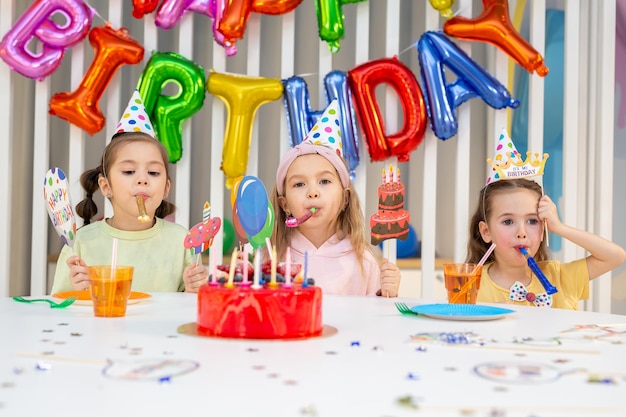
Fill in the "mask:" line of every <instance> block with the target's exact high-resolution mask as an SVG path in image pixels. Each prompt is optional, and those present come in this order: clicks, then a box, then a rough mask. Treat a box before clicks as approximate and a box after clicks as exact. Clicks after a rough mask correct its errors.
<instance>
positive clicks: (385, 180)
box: [383, 168, 387, 185]
mask: <svg viewBox="0 0 626 417" xmlns="http://www.w3.org/2000/svg"><path fill="white" fill-rule="evenodd" d="M386 182H387V175H386V174H385V168H383V185H385V183H386Z"/></svg>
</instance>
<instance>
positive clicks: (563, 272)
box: [477, 259, 589, 310]
mask: <svg viewBox="0 0 626 417" xmlns="http://www.w3.org/2000/svg"><path fill="white" fill-rule="evenodd" d="M537 264H538V265H539V268H540V269H541V271H542V272H543V273H544V275H545V276H546V278H548V281H550V283H552V285H554V286H555V287H556V288H557V290H558V292H556V293H554V294H552V307H553V308H566V309H570V310H578V301H580V300H586V299H587V298H589V270H588V269H587V260H586V259H579V260H577V261H574V262H569V263H564V264H562V263H560V262H558V261H543V262H537ZM491 265H493V263H488V264H486V265H485V267H484V268H483V273H482V275H481V278H480V290H479V291H478V298H477V301H480V302H485V303H508V304H517V305H526V306H534V305H535V304H533V303H532V302H530V301H526V300H524V301H513V300H511V299H510V298H509V293H510V288H503V287H501V286H499V285H498V284H496V283H495V282H493V281H492V280H491V277H490V276H489V267H490V266H491ZM526 289H527V290H528V292H533V293H535V294H542V293H545V292H546V290H545V288H543V285H541V281H539V279H538V278H537V277H536V276H535V275H534V274H533V276H532V281H531V283H530V285H528V286H526Z"/></svg>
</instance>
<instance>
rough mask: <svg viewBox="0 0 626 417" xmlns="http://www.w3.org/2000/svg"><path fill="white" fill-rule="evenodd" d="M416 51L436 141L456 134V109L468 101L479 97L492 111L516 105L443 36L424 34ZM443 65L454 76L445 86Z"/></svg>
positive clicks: (486, 74) (483, 71)
mask: <svg viewBox="0 0 626 417" xmlns="http://www.w3.org/2000/svg"><path fill="white" fill-rule="evenodd" d="M417 51H418V53H419V62H420V72H421V74H422V81H423V82H422V85H423V86H424V89H425V91H426V103H427V110H428V115H429V119H430V124H431V127H432V130H433V132H434V133H435V135H436V136H437V137H438V138H439V139H443V140H445V139H449V138H450V137H452V136H454V135H455V134H456V132H457V129H458V123H457V119H456V112H455V110H456V108H457V107H458V106H460V105H461V104H463V103H464V102H465V101H467V100H469V99H471V98H475V97H481V98H482V99H483V100H484V101H485V102H486V103H487V104H488V105H489V106H491V107H493V108H495V109H501V108H503V107H512V108H516V107H518V106H519V101H518V100H517V99H513V98H511V95H510V93H509V92H508V90H507V89H506V87H504V86H503V85H502V84H501V83H500V82H499V81H498V80H497V79H496V78H495V77H494V76H493V75H491V74H489V73H488V72H487V71H486V70H485V69H484V68H483V67H481V66H480V65H478V64H477V63H476V61H474V60H473V59H472V58H470V56H469V55H467V53H465V51H463V50H462V49H460V48H459V47H458V46H456V45H455V44H454V43H453V42H451V41H450V40H449V39H448V38H447V37H446V36H445V35H444V34H442V33H439V32H426V33H424V34H423V35H422V36H421V38H420V40H419V41H418V43H417ZM444 65H445V66H447V67H448V68H450V69H451V70H452V72H454V73H455V74H456V76H457V78H456V80H455V81H454V82H452V83H450V84H447V83H446V82H447V79H446V75H445V72H444Z"/></svg>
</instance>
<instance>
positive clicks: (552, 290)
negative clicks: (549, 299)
mask: <svg viewBox="0 0 626 417" xmlns="http://www.w3.org/2000/svg"><path fill="white" fill-rule="evenodd" d="M519 251H520V252H522V255H524V256H525V257H526V261H528V266H529V267H530V269H531V270H532V271H533V272H534V273H535V275H537V278H539V281H540V282H541V285H543V288H545V289H546V293H547V294H554V293H555V292H558V291H559V290H558V289H557V288H556V287H555V286H554V285H552V284H551V283H550V281H548V278H546V276H545V275H544V274H543V272H541V269H539V265H537V261H535V258H533V257H532V256H530V254H529V253H528V251H527V250H526V248H519Z"/></svg>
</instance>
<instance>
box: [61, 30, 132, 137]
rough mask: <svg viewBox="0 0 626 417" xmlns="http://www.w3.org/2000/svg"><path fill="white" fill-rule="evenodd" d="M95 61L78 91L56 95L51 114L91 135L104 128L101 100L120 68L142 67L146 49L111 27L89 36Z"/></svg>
mask: <svg viewBox="0 0 626 417" xmlns="http://www.w3.org/2000/svg"><path fill="white" fill-rule="evenodd" d="M89 43H91V45H92V46H93V48H94V58H93V61H92V62H91V65H90V66H89V69H87V72H86V73H85V75H83V79H82V80H81V82H80V85H79V86H78V88H76V90H75V91H73V92H70V93H67V92H62V93H56V94H54V95H53V96H52V98H51V99H50V114H53V115H55V116H58V117H60V118H61V119H64V120H67V121H68V122H70V123H72V124H73V125H75V126H78V127H79V128H81V129H83V130H84V131H86V132H87V133H89V134H90V135H93V134H95V133H96V132H99V131H100V130H102V128H103V127H104V115H103V114H102V111H101V110H100V105H99V102H100V98H101V97H102V94H103V93H104V90H106V88H107V86H108V85H109V82H110V81H111V78H113V75H115V72H116V71H117V70H118V68H119V67H120V66H122V65H125V64H131V65H134V64H138V63H139V62H141V60H142V59H143V47H142V46H141V45H140V44H139V43H137V41H135V40H134V39H133V38H131V37H130V36H129V35H128V31H127V30H126V29H124V28H122V29H119V30H114V29H113V28H111V26H110V25H109V24H107V25H106V26H100V27H95V28H93V29H92V30H91V32H90V33H89Z"/></svg>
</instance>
